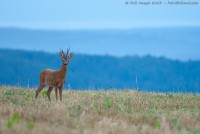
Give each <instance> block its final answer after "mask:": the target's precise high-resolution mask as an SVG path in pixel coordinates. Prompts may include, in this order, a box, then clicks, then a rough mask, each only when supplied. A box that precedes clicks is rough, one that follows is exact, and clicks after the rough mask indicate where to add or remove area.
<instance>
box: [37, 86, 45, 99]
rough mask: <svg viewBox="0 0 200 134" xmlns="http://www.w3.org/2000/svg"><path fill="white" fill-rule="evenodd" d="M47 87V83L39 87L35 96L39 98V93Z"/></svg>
mask: <svg viewBox="0 0 200 134" xmlns="http://www.w3.org/2000/svg"><path fill="white" fill-rule="evenodd" d="M44 87H45V85H41V84H40V86H39V87H38V89H37V90H36V94H35V98H36V99H37V97H38V94H39V93H40V91H42V89H43V88H44Z"/></svg>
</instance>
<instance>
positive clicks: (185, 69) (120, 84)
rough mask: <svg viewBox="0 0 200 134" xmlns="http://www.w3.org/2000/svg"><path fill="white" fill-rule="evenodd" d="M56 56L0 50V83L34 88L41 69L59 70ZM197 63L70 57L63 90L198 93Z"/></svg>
mask: <svg viewBox="0 0 200 134" xmlns="http://www.w3.org/2000/svg"><path fill="white" fill-rule="evenodd" d="M60 65H61V61H60V59H59V55H58V54H52V53H45V52H34V51H22V50H10V49H0V67H1V69H0V84H1V85H14V86H23V87H27V86H30V87H37V86H38V84H39V74H40V71H41V70H42V69H45V68H51V69H59V68H60ZM199 74H200V61H187V62H180V61H177V60H169V59H166V58H163V57H160V58H156V57H152V56H149V55H147V56H143V57H139V56H126V57H121V58H116V57H112V56H98V55H96V56H95V55H93V56H89V55H82V54H74V57H73V59H72V60H71V62H70V64H69V70H68V74H67V82H66V84H65V88H66V89H68V88H73V89H121V88H134V89H137V88H138V89H139V90H143V91H156V92H157V91H159V92H193V93H196V92H200V75H199Z"/></svg>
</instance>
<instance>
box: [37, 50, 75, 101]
mask: <svg viewBox="0 0 200 134" xmlns="http://www.w3.org/2000/svg"><path fill="white" fill-rule="evenodd" d="M69 50H70V48H68V49H67V54H66V55H65V54H64V52H63V50H61V51H60V53H59V54H60V58H61V60H62V65H61V68H60V70H51V69H45V70H43V71H42V72H41V73H40V85H39V87H38V89H37V91H36V95H35V98H37V97H38V94H39V93H40V91H41V90H42V89H43V88H44V87H45V86H49V89H48V92H47V96H48V99H49V101H51V98H50V94H51V91H52V89H53V87H55V94H56V100H58V92H57V88H58V89H59V96H60V101H62V88H63V85H64V84H65V79H66V73H67V69H68V64H69V61H70V59H71V58H72V53H70V54H69Z"/></svg>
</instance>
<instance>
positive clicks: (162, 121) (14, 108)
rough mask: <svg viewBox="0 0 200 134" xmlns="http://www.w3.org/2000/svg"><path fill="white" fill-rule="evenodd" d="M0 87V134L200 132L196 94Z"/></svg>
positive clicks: (199, 111) (199, 110)
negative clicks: (37, 92) (38, 91)
mask: <svg viewBox="0 0 200 134" xmlns="http://www.w3.org/2000/svg"><path fill="white" fill-rule="evenodd" d="M51 98H52V101H51V102H49V101H48V99H47V97H46V95H45V92H43V93H41V94H40V95H39V97H38V99H37V100H36V99H35V89H25V88H15V87H0V134H15V133H18V134H27V133H29V134H31V133H32V134H45V133H48V134H63V133H67V134H107V133H109V134H112V133H113V134H135V133H139V134H146V133H147V134H148V133H157V134H160V133H162V134H165V133H166V134H167V133H186V134H187V133H191V134H200V95H199V94H198V95H194V94H169V93H168V94H161V93H145V92H138V91H134V90H123V91H113V90H111V91H72V90H68V91H64V92H63V102H62V103H60V102H56V101H55V94H54V92H53V93H52V94H51Z"/></svg>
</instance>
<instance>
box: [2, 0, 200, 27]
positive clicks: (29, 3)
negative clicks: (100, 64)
mask: <svg viewBox="0 0 200 134" xmlns="http://www.w3.org/2000/svg"><path fill="white" fill-rule="evenodd" d="M140 1H142V0H140ZM144 1H146V0H144ZM162 1H165V0H162ZM173 1H174V0H173ZM194 1H195V0H194ZM196 1H198V0H196ZM125 2H126V0H0V27H4V26H6V27H23V28H37V29H38V28H39V29H91V28H98V29H99V28H119V29H121V28H132V27H165V26H200V6H199V5H190V6H180V5H163V6H152V5H151V6H133V5H132V6H130V5H126V4H125ZM165 2H167V0H166V1H165Z"/></svg>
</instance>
